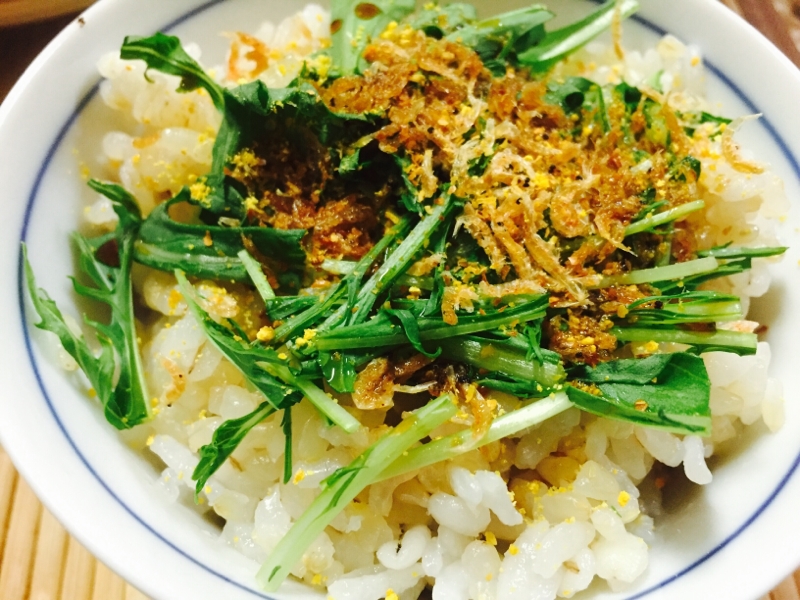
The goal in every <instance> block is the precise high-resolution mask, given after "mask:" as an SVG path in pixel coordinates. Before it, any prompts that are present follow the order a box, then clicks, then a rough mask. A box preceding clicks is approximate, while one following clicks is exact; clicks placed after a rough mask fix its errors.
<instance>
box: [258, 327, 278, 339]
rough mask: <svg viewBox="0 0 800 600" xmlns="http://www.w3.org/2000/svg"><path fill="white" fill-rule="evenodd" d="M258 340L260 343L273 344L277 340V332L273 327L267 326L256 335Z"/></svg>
mask: <svg viewBox="0 0 800 600" xmlns="http://www.w3.org/2000/svg"><path fill="white" fill-rule="evenodd" d="M256 339H257V340H258V341H259V342H264V343H267V342H271V341H272V340H274V339H275V330H274V329H273V328H272V327H267V326H266V325H265V326H264V327H262V328H261V329H259V330H258V333H257V334H256Z"/></svg>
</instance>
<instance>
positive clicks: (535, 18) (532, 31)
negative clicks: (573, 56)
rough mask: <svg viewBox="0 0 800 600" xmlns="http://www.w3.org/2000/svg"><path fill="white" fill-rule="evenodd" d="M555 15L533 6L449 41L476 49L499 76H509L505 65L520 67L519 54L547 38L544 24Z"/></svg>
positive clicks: (478, 25)
mask: <svg viewBox="0 0 800 600" xmlns="http://www.w3.org/2000/svg"><path fill="white" fill-rule="evenodd" d="M554 16H555V15H554V14H553V13H552V12H550V11H549V10H547V9H546V8H545V7H543V6H538V5H533V6H529V7H527V8H520V9H517V10H512V11H509V12H506V13H503V14H501V15H497V16H494V17H490V18H488V19H484V20H482V21H478V22H475V23H471V24H468V25H465V26H463V27H460V28H458V29H456V30H454V31H451V32H450V33H448V34H447V36H446V38H447V39H448V40H451V41H455V42H459V43H461V44H464V45H465V46H468V47H469V48H472V49H473V50H475V52H476V53H477V54H478V56H480V57H481V60H482V61H483V62H484V64H485V65H486V66H487V67H488V68H489V69H490V70H491V71H492V72H493V73H494V74H495V75H497V76H500V75H502V74H503V73H505V64H504V61H506V60H510V61H511V62H512V64H516V63H517V54H518V53H519V52H524V51H526V50H527V49H528V48H529V47H531V46H535V44H538V43H539V42H541V40H542V39H543V38H544V37H545V31H544V26H543V25H544V23H546V22H547V21H549V20H550V19H552V18H553V17H554Z"/></svg>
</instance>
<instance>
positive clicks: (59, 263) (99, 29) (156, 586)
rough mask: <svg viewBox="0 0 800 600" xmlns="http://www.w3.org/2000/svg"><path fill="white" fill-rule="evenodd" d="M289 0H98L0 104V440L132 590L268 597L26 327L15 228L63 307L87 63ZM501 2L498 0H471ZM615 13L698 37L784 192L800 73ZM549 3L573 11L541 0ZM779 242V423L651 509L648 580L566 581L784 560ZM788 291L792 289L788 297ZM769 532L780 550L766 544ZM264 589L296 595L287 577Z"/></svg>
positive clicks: (646, 593)
mask: <svg viewBox="0 0 800 600" xmlns="http://www.w3.org/2000/svg"><path fill="white" fill-rule="evenodd" d="M302 4H303V2H302V1H300V2H283V1H280V0H226V1H222V0H212V1H206V0H171V1H170V2H164V1H163V0H103V1H101V2H99V3H98V4H97V5H95V6H93V7H92V8H91V9H90V10H88V11H87V12H86V13H85V14H84V15H83V17H82V18H81V19H79V20H78V21H76V22H74V23H72V24H71V25H70V26H69V27H67V29H66V30H65V31H64V32H63V33H62V34H61V35H59V37H58V38H56V40H55V41H53V43H51V44H50V45H49V46H48V47H47V48H46V49H45V50H44V52H43V53H42V54H41V55H40V56H39V58H38V59H37V60H36V61H35V62H34V64H33V65H32V66H31V68H30V69H29V70H28V71H27V72H26V73H25V75H24V76H23V77H22V79H21V80H20V82H19V83H18V85H17V86H16V87H15V88H14V90H13V91H12V92H11V94H10V95H9V96H8V98H7V100H6V102H5V103H4V104H3V106H2V108H1V109H0V194H2V199H3V201H2V204H0V214H1V215H2V222H3V223H5V225H4V227H5V228H6V233H5V235H3V236H2V238H0V283H1V284H2V285H0V290H1V291H0V306H2V308H3V310H4V313H5V314H6V315H7V318H6V319H5V320H4V321H3V330H2V331H3V335H2V336H0V348H1V349H2V354H1V355H2V358H3V360H2V361H0V385H1V386H2V389H4V390H5V392H4V393H3V394H2V395H1V398H0V438H1V439H2V443H3V445H4V446H5V448H6V450H7V451H8V452H9V453H10V454H11V456H12V458H13V460H14V462H15V464H16V465H17V467H18V468H19V470H20V471H21V473H22V474H23V476H24V477H25V478H26V479H27V480H28V481H29V482H30V484H31V485H32V486H33V488H34V490H35V491H36V493H37V494H38V495H39V497H40V498H41V499H42V500H43V501H44V503H45V504H46V505H47V506H48V507H49V508H50V510H52V512H53V513H54V514H55V515H56V516H57V517H58V518H59V519H60V520H61V521H62V522H63V523H64V524H65V525H66V526H67V528H68V529H69V530H70V531H71V532H72V533H73V534H74V535H75V536H77V537H78V538H79V539H80V540H81V541H82V542H83V543H84V544H85V545H86V546H87V547H88V548H89V550H90V551H91V552H93V553H94V554H95V555H96V556H97V557H98V558H99V559H100V560H102V561H103V562H105V563H106V564H107V565H109V566H110V567H111V568H112V569H114V570H115V571H116V572H118V573H119V574H120V575H122V576H123V577H125V578H126V579H128V580H129V581H130V582H131V583H133V584H134V585H135V586H137V587H138V588H140V589H141V590H142V591H144V592H146V593H147V594H149V595H151V596H153V597H154V598H160V599H163V600H180V599H183V598H185V599H187V600H188V599H192V600H201V599H204V598H208V599H212V598H213V599H222V598H224V599H226V600H239V599H241V600H245V599H253V598H267V597H269V596H268V595H266V594H264V593H262V592H259V591H258V590H257V589H256V588H255V586H254V580H253V575H254V565H253V564H252V563H249V562H248V561H247V560H245V559H244V558H242V557H241V556H239V555H238V554H237V553H235V552H233V551H232V550H229V549H227V548H226V547H224V546H223V545H222V544H220V543H219V542H218V541H216V539H215V538H216V529H215V526H214V525H212V524H211V523H209V522H207V521H204V520H203V519H201V518H199V517H197V516H196V515H195V514H194V513H192V511H191V510H190V509H188V508H186V507H184V506H180V505H168V504H166V503H165V502H163V501H162V499H161V497H160V496H159V495H157V494H154V493H153V491H154V490H153V489H152V488H153V481H154V480H155V478H156V476H157V469H156V467H154V466H153V465H152V464H151V463H149V462H148V461H147V460H145V459H144V458H142V457H140V456H138V455H136V454H134V453H133V452H131V451H130V450H129V449H128V448H127V447H126V446H125V445H124V444H123V443H122V442H121V441H120V438H119V437H118V435H117V434H116V432H115V431H114V430H113V428H111V427H110V426H109V425H108V424H107V423H106V422H105V420H104V418H103V415H102V413H101V411H100V410H99V409H98V407H97V406H96V405H95V404H94V403H92V402H91V401H89V400H88V399H87V398H85V397H82V395H81V394H80V393H78V392H77V391H76V389H77V388H76V386H75V385H74V381H73V377H72V376H67V375H65V373H64V372H63V371H61V370H60V369H59V368H58V367H57V366H55V363H54V361H53V359H52V356H50V355H48V353H47V352H46V350H45V349H44V347H43V345H42V344H40V343H39V341H40V335H39V332H38V331H36V330H34V329H33V328H32V327H31V325H30V323H31V320H32V318H31V315H30V310H29V304H28V300H27V297H26V295H25V293H24V292H23V290H22V286H21V283H20V240H25V241H26V242H27V243H28V246H29V249H30V250H29V251H30V257H31V261H32V263H33V266H34V269H35V271H36V273H37V276H38V279H39V284H40V285H42V286H44V287H46V288H47V289H48V291H49V292H50V294H51V295H52V296H53V297H54V298H55V299H56V300H57V301H58V302H59V303H60V305H61V306H62V307H67V306H71V305H72V306H74V298H73V295H72V292H71V288H70V284H69V282H68V280H67V275H68V274H69V273H70V272H72V270H73V261H72V258H71V255H70V252H69V250H68V248H69V246H68V240H67V238H68V234H69V233H70V231H72V230H73V229H74V228H75V227H76V225H77V223H78V221H79V216H80V213H81V210H82V207H83V206H84V203H85V201H86V199H87V197H88V190H87V189H86V187H85V185H84V184H83V182H82V180H81V177H80V174H79V172H80V170H81V169H80V165H81V164H85V165H87V166H89V168H90V170H91V169H92V168H93V167H94V166H95V157H96V156H97V155H98V154H99V140H100V135H101V132H102V131H103V130H104V129H106V128H107V127H108V126H109V124H110V120H109V119H110V116H109V112H110V111H107V110H106V109H105V108H104V107H103V105H102V102H101V101H100V100H99V98H98V96H97V94H96V91H97V84H98V75H97V73H96V70H95V62H96V61H97V59H98V57H99V56H100V55H101V54H103V53H104V52H106V51H108V50H112V49H116V48H118V47H119V45H120V43H121V41H122V39H123V37H124V36H125V35H127V34H139V35H147V34H151V33H153V32H155V31H157V30H162V31H169V32H171V33H174V34H177V35H179V36H181V37H182V38H183V39H185V40H187V41H196V42H198V43H200V45H201V46H202V47H203V50H204V62H206V64H218V63H221V62H222V61H223V58H224V46H225V40H224V39H223V38H221V37H220V36H219V35H218V32H219V31H222V30H233V29H245V30H246V29H247V28H248V27H253V26H255V24H257V23H259V22H260V21H262V20H264V19H270V20H273V21H274V20H277V19H280V18H282V17H284V16H286V15H287V14H289V13H291V12H294V11H295V10H297V9H298V8H299V7H301V6H302ZM476 4H478V5H479V6H481V7H482V8H483V9H484V11H483V12H484V13H487V12H488V10H487V9H489V10H491V11H492V12H500V11H503V10H507V9H509V8H512V7H514V6H518V5H520V4H522V2H515V1H513V0H494V1H493V2H489V1H486V2H476ZM642 4H643V7H642V11H641V14H640V16H639V17H638V18H637V19H636V20H635V21H631V22H629V23H628V24H627V25H626V26H625V35H626V40H627V42H626V43H627V44H628V45H629V46H642V45H647V44H650V45H652V43H653V42H654V41H655V40H656V39H657V37H658V36H659V34H660V33H662V32H663V31H668V32H670V33H674V34H675V35H677V36H678V37H679V38H681V39H683V40H684V41H687V42H691V43H694V44H697V45H699V46H700V47H701V48H702V51H703V53H704V55H705V57H706V59H707V61H708V67H709V80H708V91H709V96H710V97H711V98H712V99H714V100H717V101H719V102H720V103H721V104H720V110H721V112H723V113H724V114H726V115H729V116H735V115H740V114H748V113H755V112H760V113H763V115H764V118H763V119H761V121H760V122H759V123H758V124H756V125H751V126H749V127H748V128H747V129H746V130H745V131H744V132H742V134H741V137H742V139H743V141H744V142H745V143H746V144H747V145H748V146H749V147H751V148H753V149H754V150H756V151H757V153H758V155H759V156H760V157H761V158H763V159H765V160H768V161H769V162H771V163H772V165H773V166H774V169H775V170H776V172H777V173H778V174H779V175H781V176H782V177H783V178H784V180H785V183H786V189H787V193H788V195H789V197H790V198H795V199H796V198H798V197H800V166H798V158H797V157H800V119H799V118H798V116H797V111H796V102H797V99H798V98H800V74H798V71H797V69H796V68H795V67H794V66H792V65H791V63H790V62H789V61H788V60H787V59H786V58H785V57H783V56H782V55H781V54H780V53H779V52H778V51H777V50H776V49H775V48H774V47H773V46H772V45H771V44H769V43H768V42H767V41H766V40H765V39H764V38H763V37H761V36H760V35H759V34H758V33H757V32H756V31H755V30H754V29H752V28H751V27H750V26H749V25H747V24H746V23H744V22H743V21H741V20H740V19H739V18H737V17H736V16H734V15H733V14H732V13H730V12H728V11H727V10H726V9H725V8H724V7H722V6H721V5H720V4H719V3H717V2H716V1H715V0H672V1H671V2H663V1H660V0H642ZM551 6H553V7H554V8H555V9H556V11H557V12H558V13H559V14H561V15H566V14H574V13H575V12H576V11H581V10H585V9H586V5H585V4H583V3H581V2H579V1H578V0H562V1H559V2H551ZM782 230H783V239H784V242H785V243H786V244H788V245H791V246H792V249H791V250H790V251H789V253H788V255H787V256H786V258H785V260H784V261H783V263H782V264H780V265H778V266H776V267H775V269H774V272H775V276H776V277H775V283H774V284H773V287H772V289H771V291H770V292H769V294H768V295H767V296H766V297H764V298H761V299H759V300H757V301H755V302H754V307H753V310H754V312H755V313H756V317H757V318H758V319H759V320H762V321H763V322H765V323H767V324H768V325H769V331H768V333H767V334H766V338H767V339H768V340H769V341H770V342H771V344H772V348H773V356H774V360H773V368H772V372H773V374H774V375H776V376H778V377H780V378H781V379H782V380H783V384H784V386H785V389H786V414H787V422H786V425H785V427H784V428H783V429H782V430H781V431H780V432H779V433H777V434H768V433H766V432H764V431H762V430H761V429H759V428H758V427H754V428H751V429H749V430H748V432H747V434H746V435H745V436H744V438H743V439H742V440H741V444H740V449H739V450H737V451H736V452H735V453H734V454H733V455H731V456H729V457H727V458H725V459H722V460H716V461H715V462H714V463H713V470H714V481H713V483H712V484H711V485H709V486H707V487H705V488H703V489H700V488H694V489H689V490H686V494H685V495H684V496H683V497H682V499H681V500H680V501H675V502H671V503H668V508H667V513H666V514H665V515H663V516H662V517H660V518H659V519H658V521H657V533H658V538H659V539H658V541H657V543H655V544H654V546H653V547H652V550H651V555H650V558H651V563H650V564H651V566H650V568H649V570H648V572H647V575H646V578H645V579H644V580H643V581H641V582H640V583H639V585H638V586H637V587H636V588H635V589H634V590H632V591H630V592H628V593H627V594H616V595H614V594H610V593H609V592H603V591H602V590H599V591H598V590H594V591H591V593H588V594H585V595H583V596H581V597H591V598H594V599H597V598H603V599H609V598H628V599H633V598H648V599H649V600H656V599H665V598H708V597H711V598H725V599H727V600H737V599H740V600H752V599H753V598H756V597H758V596H759V595H761V594H763V593H765V592H766V591H768V590H769V589H770V588H771V587H772V586H774V585H775V584H776V583H777V582H778V581H779V580H780V579H781V578H782V577H783V576H785V575H786V574H787V573H789V572H790V571H791V570H792V569H794V568H795V567H796V566H797V565H798V564H800V514H798V504H800V503H799V502H798V500H800V474H798V473H797V472H796V471H797V466H798V462H799V461H800V369H798V368H797V366H796V364H795V363H794V361H795V360H796V359H795V354H794V349H795V348H796V339H797V336H798V334H800V311H798V310H797V309H796V307H795V306H793V304H794V302H796V301H797V298H800V277H798V254H799V250H800V239H798V237H800V236H798V231H800V219H798V214H797V210H796V207H795V210H794V211H793V212H792V214H790V215H789V216H788V218H787V220H786V221H785V223H784V224H783V226H782ZM793 299H794V300H793ZM778 548H780V549H781V550H780V551H779V552H778V551H776V550H777V549H778ZM276 597H280V598H293V599H299V598H304V597H311V596H310V595H308V594H307V593H306V592H303V591H302V589H301V588H300V587H299V586H295V587H291V586H289V587H287V588H284V591H283V592H282V593H281V594H278V595H276Z"/></svg>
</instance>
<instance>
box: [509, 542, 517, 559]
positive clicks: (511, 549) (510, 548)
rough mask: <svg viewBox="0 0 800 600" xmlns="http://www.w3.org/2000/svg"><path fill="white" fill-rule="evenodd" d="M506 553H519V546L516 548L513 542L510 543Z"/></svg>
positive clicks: (513, 554)
mask: <svg viewBox="0 0 800 600" xmlns="http://www.w3.org/2000/svg"><path fill="white" fill-rule="evenodd" d="M508 553H509V554H510V555H511V556H516V555H517V554H519V548H517V547H516V546H515V545H514V544H511V545H510V546H509V547H508Z"/></svg>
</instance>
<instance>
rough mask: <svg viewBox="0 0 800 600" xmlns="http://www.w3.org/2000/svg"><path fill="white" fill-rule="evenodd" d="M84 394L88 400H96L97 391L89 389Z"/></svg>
mask: <svg viewBox="0 0 800 600" xmlns="http://www.w3.org/2000/svg"><path fill="white" fill-rule="evenodd" d="M86 394H87V395H88V396H89V398H96V397H97V390H96V389H94V388H89V390H88V391H87V392H86Z"/></svg>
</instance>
